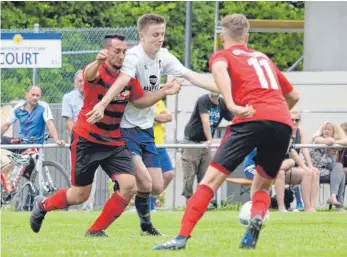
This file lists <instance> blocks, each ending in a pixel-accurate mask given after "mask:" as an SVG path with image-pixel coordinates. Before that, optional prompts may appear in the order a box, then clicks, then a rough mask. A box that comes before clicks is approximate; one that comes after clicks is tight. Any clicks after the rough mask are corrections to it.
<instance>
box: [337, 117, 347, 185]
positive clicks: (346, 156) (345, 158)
mask: <svg viewBox="0 0 347 257" xmlns="http://www.w3.org/2000/svg"><path fill="white" fill-rule="evenodd" d="M341 128H342V129H343V131H344V132H345V134H346V136H347V122H344V123H342V124H341ZM338 161H339V162H341V163H342V166H343V172H344V173H345V177H346V184H347V148H343V149H341V150H340V151H339V153H338Z"/></svg>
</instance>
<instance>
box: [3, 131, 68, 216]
mask: <svg viewBox="0 0 347 257" xmlns="http://www.w3.org/2000/svg"><path fill="white" fill-rule="evenodd" d="M48 138H49V136H48V135H46V136H44V139H45V141H47V140H48ZM7 139H9V140H10V142H9V143H10V144H35V143H37V142H39V141H40V140H41V139H42V138H34V137H31V138H7ZM10 151H11V153H10V154H8V157H9V159H10V161H11V163H13V164H14V168H13V169H12V171H11V174H10V179H11V184H12V190H10V191H8V192H6V191H5V190H4V185H3V181H2V183H1V187H2V188H1V206H2V205H6V204H9V203H11V201H12V199H14V197H15V196H16V195H17V194H19V195H18V196H19V197H18V199H19V200H18V201H17V203H15V204H16V209H18V206H17V205H18V204H19V203H20V202H23V201H21V200H23V199H22V198H23V197H25V196H27V195H28V193H30V194H31V195H32V197H34V196H35V195H38V194H39V189H40V188H42V194H43V195H45V196H47V195H51V194H53V193H55V192H56V191H57V190H58V189H60V188H66V187H70V186H71V183H70V179H69V176H68V173H67V172H66V170H65V169H64V168H63V167H62V166H61V165H60V164H59V163H57V162H55V161H46V160H44V159H43V156H41V160H42V176H41V181H39V176H38V171H39V166H38V164H39V162H38V160H39V154H40V153H39V151H38V149H37V148H29V149H26V150H18V149H16V150H10ZM2 168H3V167H1V170H2ZM22 177H24V178H26V179H27V181H25V183H24V184H23V185H21V186H20V184H21V183H20V180H21V178H22ZM40 186H41V187H40ZM28 209H30V207H29V208H28Z"/></svg>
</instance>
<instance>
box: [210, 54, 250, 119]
mask: <svg viewBox="0 0 347 257" xmlns="http://www.w3.org/2000/svg"><path fill="white" fill-rule="evenodd" d="M212 75H213V78H214V80H215V81H216V84H217V87H218V89H219V91H220V92H221V94H222V95H223V98H224V101H225V105H226V107H227V108H228V110H229V111H230V112H232V113H233V114H235V115H237V116H239V117H241V118H249V117H251V116H253V114H254V113H255V110H254V109H253V107H252V106H249V105H247V106H238V105H236V104H235V103H234V100H233V97H232V94H231V79H230V77H229V73H228V64H227V63H226V62H224V61H216V62H215V63H213V65H212Z"/></svg>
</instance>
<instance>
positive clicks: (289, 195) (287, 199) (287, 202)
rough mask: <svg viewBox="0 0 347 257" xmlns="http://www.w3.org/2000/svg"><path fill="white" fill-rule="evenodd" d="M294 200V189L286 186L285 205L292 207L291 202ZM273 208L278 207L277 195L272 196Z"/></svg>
mask: <svg viewBox="0 0 347 257" xmlns="http://www.w3.org/2000/svg"><path fill="white" fill-rule="evenodd" d="M293 201H294V193H293V191H292V189H290V188H289V187H288V188H285V189H284V205H285V207H286V209H289V208H290V204H291V203H292V202H293ZM270 208H271V209H278V203H277V199H276V195H275V196H274V197H272V198H271V206H270Z"/></svg>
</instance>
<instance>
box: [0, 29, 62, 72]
mask: <svg viewBox="0 0 347 257" xmlns="http://www.w3.org/2000/svg"><path fill="white" fill-rule="evenodd" d="M61 55H62V51H61V33H1V49H0V66H1V68H61V66H62V57H61Z"/></svg>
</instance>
